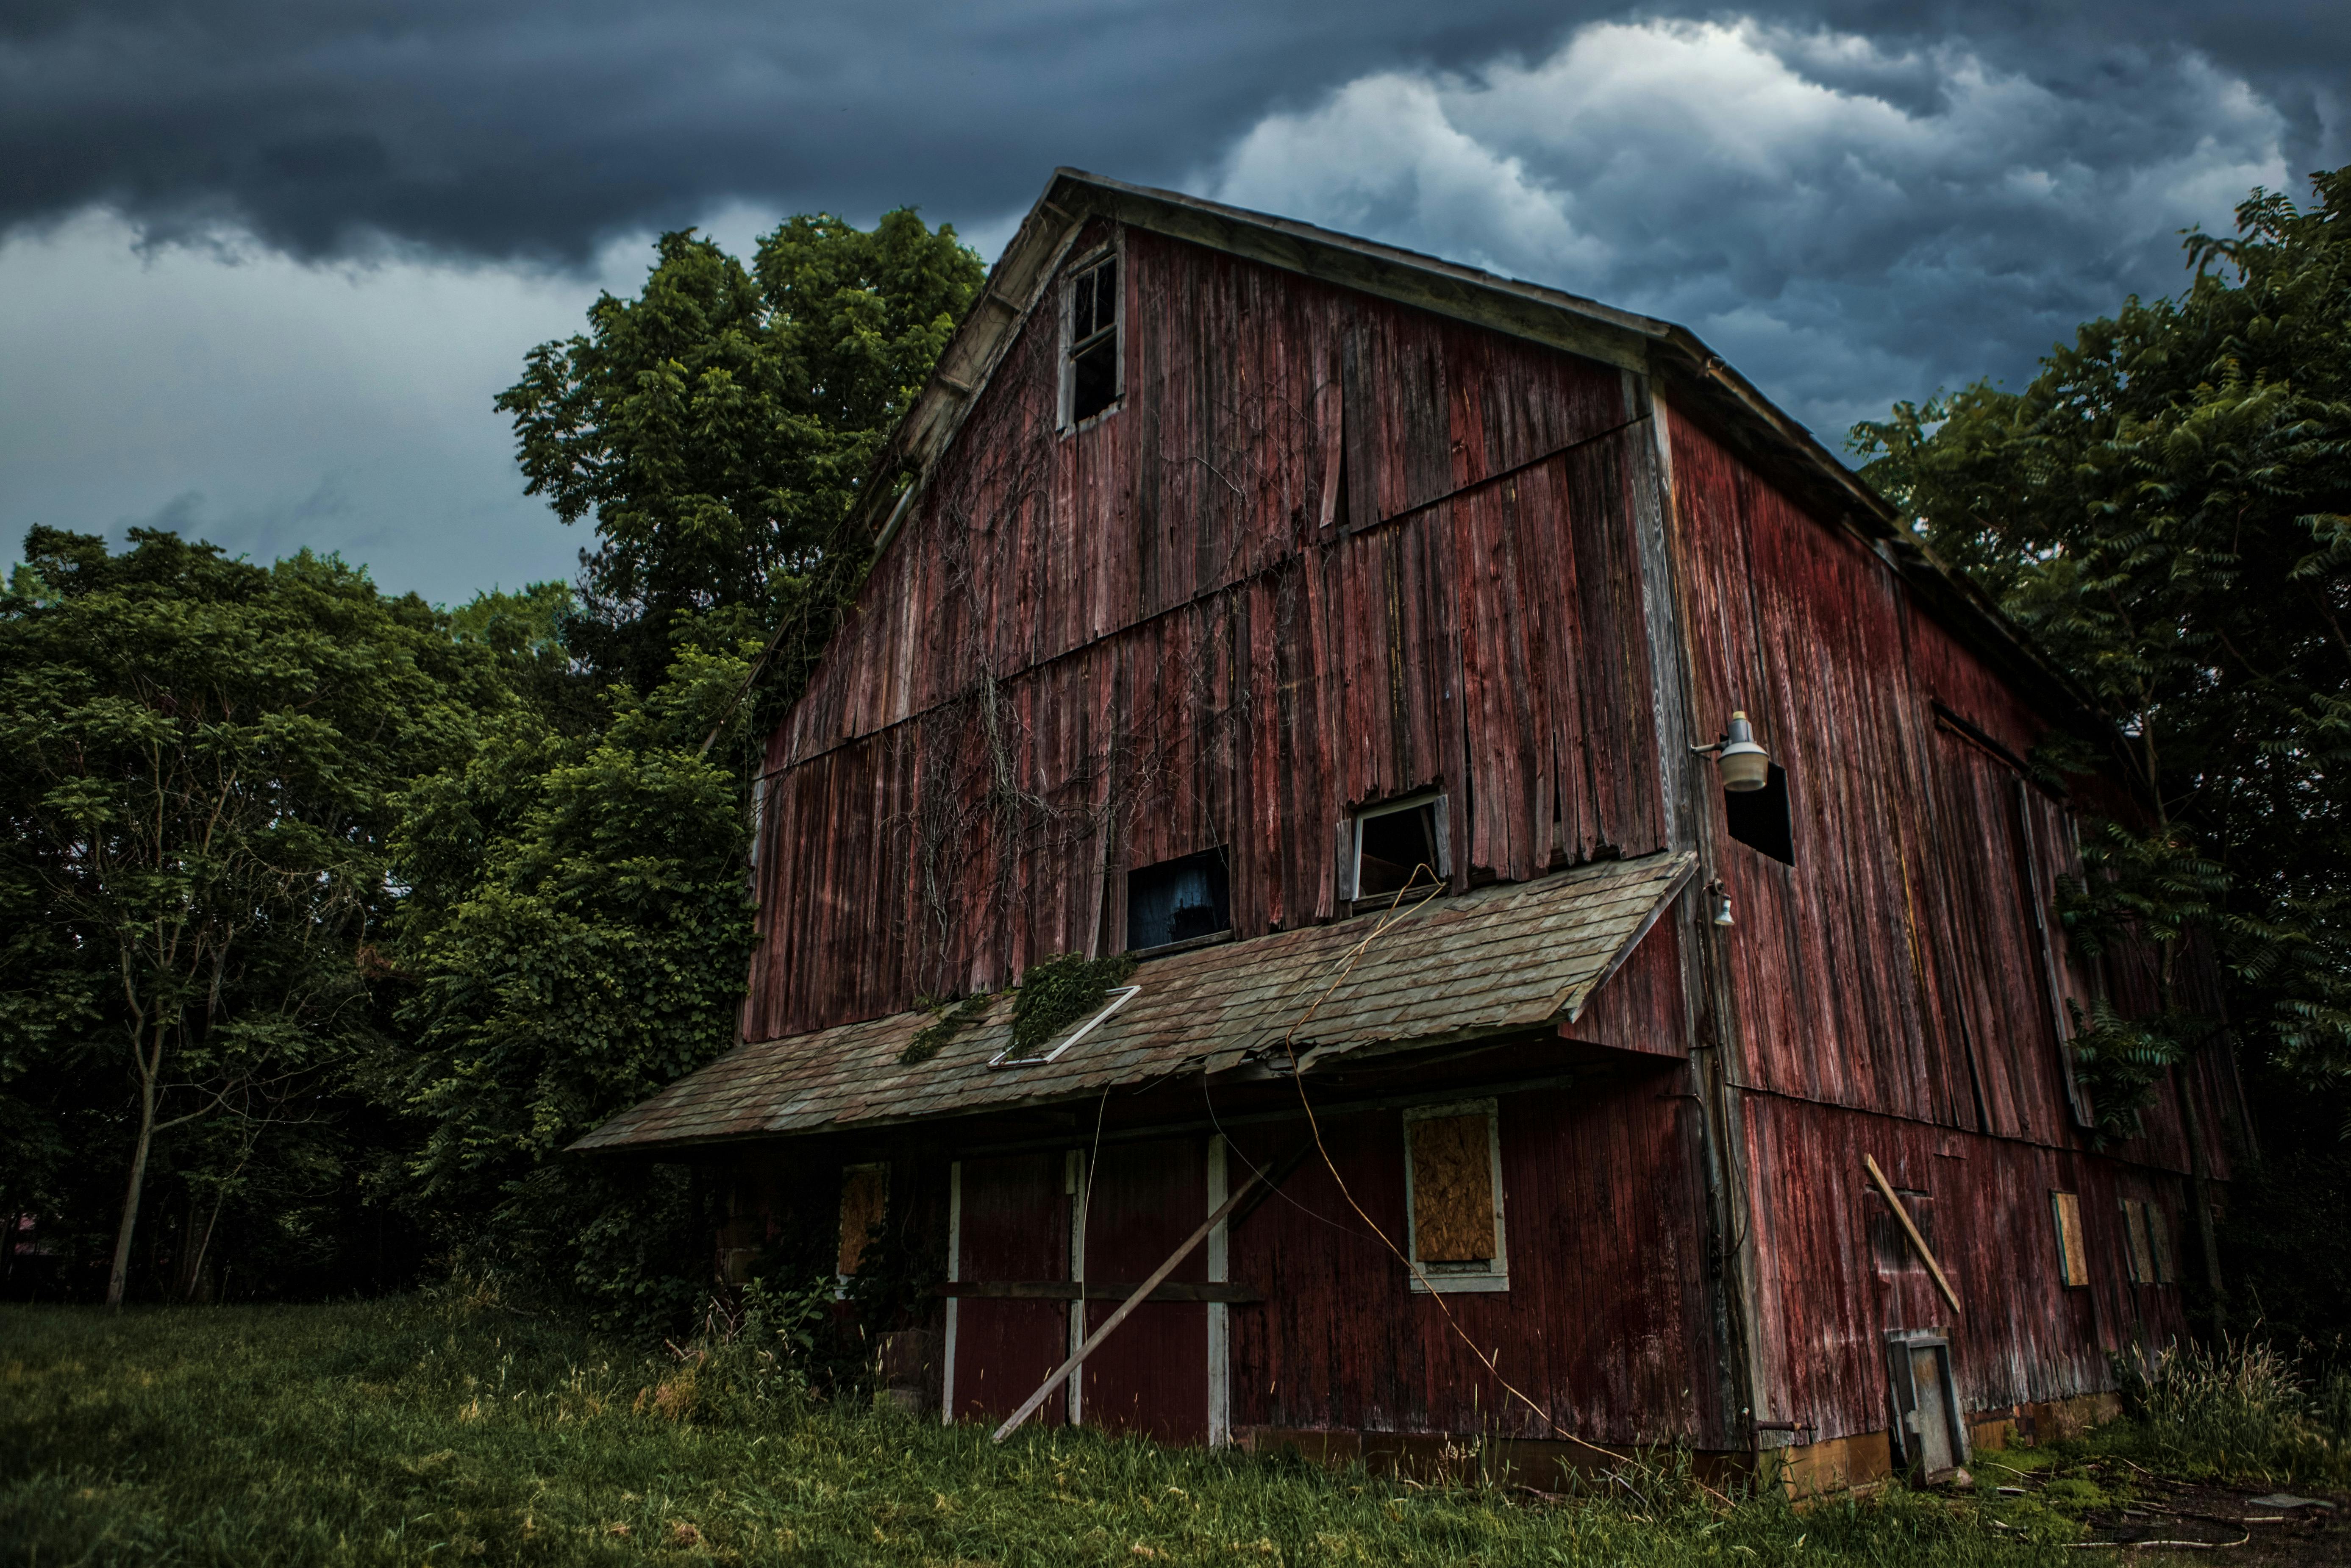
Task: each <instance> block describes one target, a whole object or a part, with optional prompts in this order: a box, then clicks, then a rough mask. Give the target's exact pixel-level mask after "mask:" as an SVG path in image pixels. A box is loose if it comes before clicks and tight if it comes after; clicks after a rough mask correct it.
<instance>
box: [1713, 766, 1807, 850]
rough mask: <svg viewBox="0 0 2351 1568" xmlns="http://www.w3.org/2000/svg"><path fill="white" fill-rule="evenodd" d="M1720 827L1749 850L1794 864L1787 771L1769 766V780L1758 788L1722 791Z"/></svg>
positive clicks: (1793, 829)
mask: <svg viewBox="0 0 2351 1568" xmlns="http://www.w3.org/2000/svg"><path fill="white" fill-rule="evenodd" d="M1722 819H1723V825H1724V826H1725V827H1726V828H1728V829H1729V831H1730V836H1731V837H1732V838H1733V839H1735V840H1737V841H1739V842H1740V843H1742V844H1745V845H1746V846H1747V847H1748V848H1749V849H1750V850H1754V851H1756V852H1759V853H1761V854H1767V855H1770V856H1771V858H1772V859H1773V860H1775V861H1778V862H1780V863H1781V864H1782V865H1794V864H1795V863H1796V833H1795V825H1794V823H1793V822H1792V821H1791V820H1790V818H1789V815H1788V772H1787V769H1786V768H1782V767H1781V766H1780V765H1779V764H1778V763H1776V762H1774V763H1773V764H1771V778H1770V779H1768V780H1766V781H1765V783H1764V785H1763V788H1761V789H1725V790H1724V791H1723V792H1722Z"/></svg>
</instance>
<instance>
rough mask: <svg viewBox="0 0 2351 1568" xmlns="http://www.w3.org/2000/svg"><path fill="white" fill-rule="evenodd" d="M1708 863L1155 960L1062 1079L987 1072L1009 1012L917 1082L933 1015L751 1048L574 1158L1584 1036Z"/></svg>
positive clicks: (1512, 893)
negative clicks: (1578, 1027) (1448, 1047)
mask: <svg viewBox="0 0 2351 1568" xmlns="http://www.w3.org/2000/svg"><path fill="white" fill-rule="evenodd" d="M1696 863H1697V861H1696V857H1695V856H1694V855H1692V854H1690V853H1688V852H1683V853H1679V854H1676V853H1672V852H1661V853H1657V854H1653V855H1646V856H1643V857H1642V858H1640V859H1638V860H1627V861H1605V862H1597V863H1594V864H1591V865H1585V866H1580V867H1577V868H1576V869H1574V870H1572V871H1566V872H1561V873H1556V874H1554V875H1551V876H1546V877H1541V878H1539V879H1537V880H1536V881H1533V882H1525V883H1499V884H1496V885H1493V886H1489V887H1483V888H1478V889H1475V890H1473V891H1471V892H1469V893H1467V894H1461V895H1459V896H1458V897H1451V898H1431V899H1426V900H1424V901H1421V902H1418V903H1416V904H1407V906H1406V907H1405V908H1404V909H1403V910H1401V911H1398V912H1395V913H1393V914H1390V915H1379V916H1369V915H1367V916H1364V917H1362V918H1358V919H1354V920H1348V921H1341V922H1339V923H1337V924H1335V925H1315V926H1308V927H1305V928H1303V929H1301V930H1296V931H1281V932H1276V933H1274V934H1272V935H1270V936H1259V937H1256V938H1253V939H1252V940H1249V941H1247V942H1229V943H1225V944H1222V945H1220V946H1207V947H1198V948H1194V949H1192V950H1190V951H1186V952H1181V953H1174V954H1170V955H1168V956H1165V957H1162V958H1155V959H1152V960H1151V961H1149V962H1147V963H1145V964H1144V965H1143V966H1141V967H1139V968H1137V969H1136V971H1135V974H1134V984H1136V985H1138V986H1140V987H1141V990H1140V992H1139V993H1138V994H1137V995H1136V996H1135V997H1134V998H1132V999H1131V1000H1130V1001H1129V1002H1127V1003H1126V1004H1125V1005H1124V1006H1123V1007H1122V1008H1121V1009H1119V1010H1118V1011H1117V1012H1116V1013H1114V1014H1113V1015H1112V1016H1111V1017H1110V1018H1108V1019H1105V1020H1104V1021H1102V1023H1101V1024H1100V1025H1099V1026H1097V1027H1096V1028H1094V1029H1092V1030H1091V1031H1089V1032H1088V1033H1087V1034H1086V1035H1085V1036H1084V1037H1083V1038H1082V1039H1081V1040H1079V1041H1078V1042H1077V1043H1076V1044H1074V1045H1073V1046H1071V1047H1070V1048H1069V1049H1068V1050H1067V1051H1063V1052H1061V1055H1060V1056H1059V1057H1058V1058H1056V1059H1055V1060H1053V1061H1032V1062H1029V1063H1026V1064H1011V1065H1007V1066H1002V1067H991V1066H990V1065H989V1061H990V1059H991V1058H993V1057H995V1056H996V1055H998V1053H999V1052H1000V1051H1003V1050H1004V1048H1005V1046H1006V1044H1007V1043H1008V1040H1009V1039H1010V1035H1011V1027H1012V998H1011V996H1010V995H1005V996H1002V997H999V998H997V1000H996V1002H995V1003H994V1005H993V1006H991V1007H990V1008H989V1009H987V1012H986V1013H985V1014H984V1015H983V1016H981V1017H979V1018H977V1019H974V1020H973V1021H971V1022H969V1023H967V1024H966V1025H965V1026H964V1028H963V1029H962V1030H960V1031H959V1032H958V1033H957V1034H956V1037H955V1038H954V1039H953V1040H950V1041H949V1042H948V1043H947V1045H946V1047H945V1048H944V1049H943V1050H942V1051H940V1052H939V1053H938V1054H937V1055H936V1056H935V1057H933V1058H931V1059H930V1060H929V1061H924V1062H921V1063H919V1064H915V1065H911V1066H910V1065H907V1064H905V1063H904V1062H902V1061H900V1057H901V1055H902V1053H903V1052H904V1051H905V1049H906V1045H907V1042H908V1041H909V1040H912V1039H913V1038H914V1031H915V1030H919V1029H921V1028H922V1027H923V1026H924V1025H925V1024H927V1023H929V1022H930V1021H931V1019H932V1017H933V1015H932V1014H930V1013H928V1012H919V1011H918V1012H904V1013H894V1014H892V1015H890V1016H889V1017H886V1018H878V1019H866V1020H864V1021H862V1022H859V1023H851V1024H842V1025H840V1026H838V1027H836V1028H832V1029H827V1030H818V1031H817V1032H815V1033H813V1034H803V1035H794V1036H789V1037H787V1038H784V1039H780V1040H758V1041H755V1042H751V1043H748V1044H745V1045H740V1046H737V1047H736V1048H735V1049H734V1050H733V1051H728V1052H727V1053H726V1055H725V1056H722V1057H720V1058H719V1059H718V1060H717V1061H714V1062H712V1063H710V1065H708V1066H707V1067H705V1068H703V1069H702V1070H701V1071H697V1072H695V1073H693V1074H691V1075H689V1076H687V1077H685V1078H682V1079H680V1080H679V1081H678V1082H675V1083H673V1084H671V1085H670V1086H669V1087H668V1088H667V1089H665V1090H664V1091H663V1092H661V1093H659V1094H657V1095H655V1096H654V1097H653V1098H652V1099H651V1100H648V1101H646V1102H645V1103H643V1104H641V1105H638V1106H637V1107H635V1108H634V1109H632V1110H631V1111H628V1112H626V1113H622V1115H620V1116H617V1117H615V1118H613V1119H612V1120H611V1121H610V1122H608V1123H606V1124H604V1125H602V1126H601V1127H599V1128H597V1129H596V1130H595V1131H594V1132H592V1133H590V1134H588V1135H587V1136H586V1137H584V1138H581V1139H580V1141H579V1142H578V1143H576V1144H574V1145H571V1147H572V1149H573V1150H574V1151H575V1152H580V1153H643V1152H651V1151H654V1150H659V1149H664V1148H672V1147H683V1146H688V1145H697V1144H712V1143H722V1142H731V1141H736V1140H741V1139H747V1138H766V1137H778V1136H789V1135H793V1134H812V1133H825V1132H844V1131H848V1130H851V1129H853V1128H859V1127H868V1126H882V1125H887V1124H903V1123H907V1122H917V1121H925V1120H929V1119H933V1118H936V1117H944V1116H953V1115H962V1114H967V1113H974V1112H980V1111H987V1110H1001V1109H1009V1108H1012V1107H1015V1106H1029V1105H1038V1104H1043V1103H1051V1102H1055V1101H1062V1100H1075V1099H1083V1098H1086V1097H1088V1096H1092V1095H1098V1094H1100V1093H1101V1092H1102V1091H1103V1090H1105V1089H1108V1088H1112V1087H1127V1086H1132V1085H1137V1084H1142V1083H1145V1082H1151V1081H1153V1080H1156V1079H1162V1078H1165V1077H1168V1076H1171V1075H1173V1074H1176V1073H1181V1072H1187V1071H1190V1072H1197V1071H1218V1070H1221V1069H1222V1068H1224V1067H1228V1066H1232V1065H1237V1064H1238V1063H1239V1062H1241V1061H1244V1060H1246V1059H1248V1058H1249V1056H1250V1055H1251V1053H1258V1054H1260V1055H1263V1056H1266V1057H1269V1058H1274V1059H1280V1060H1282V1061H1287V1059H1288V1056H1289V1055H1290V1052H1292V1051H1294V1052H1295V1053H1296V1054H1297V1056H1298V1057H1299V1058H1300V1060H1301V1063H1311V1062H1318V1061H1325V1060H1328V1059H1329V1058H1331V1057H1332V1056H1335V1055H1341V1054H1354V1053H1363V1052H1371V1051H1396V1050H1408V1049H1421V1048H1426V1047H1429V1046H1436V1045H1442V1044H1446V1043H1448V1042H1451V1041H1455V1040H1477V1039H1481V1038H1485V1037H1489V1036H1494V1035H1503V1034H1511V1033H1517V1032H1520V1031H1524V1030H1538V1029H1542V1028H1545V1027H1548V1026H1551V1025H1553V1024H1557V1023H1565V1022H1572V1021H1573V1020H1574V1019H1575V1018H1576V1017H1577V1016H1578V1015H1579V1014H1580V1013H1581V1012H1582V1011H1583V1007H1584V1004H1585V1002H1586V1001H1587V1000H1589V999H1590V998H1591V996H1592V993H1593V990H1594V989H1595V988H1597V987H1598V986H1599V985H1600V983H1601V982H1602V981H1603V980H1604V979H1606V978H1607V977H1608V976H1609V975H1610V974H1612V973H1613V972H1614V970H1615V968H1616V967H1617V965H1618V964H1620V963H1622V962H1623V961H1624V959H1625V956H1626V955H1627V954H1628V953H1630V952H1631V951H1632V949H1633V946H1634V945H1635V943H1637V942H1638V941H1639V940H1640V938H1641V936H1643V935H1644V934H1645V933H1646V931H1647V930H1648V928H1649V926H1650V925H1652V924H1653V923H1654V922H1655V921H1656V918H1657V916H1658V915H1659V914H1661V913H1662V912H1663V911H1664V910H1665V908H1666V906H1667V904H1669V903H1670V902H1671V901H1672V900H1673V898H1674V897H1675V896H1676V895H1677V894H1679V893H1680V891H1681V890H1682V888H1683V887H1684V886H1685V885H1687V883H1688V881H1689V879H1690V875H1691V873H1692V870H1693V869H1694V867H1695V865H1696ZM1285 1040H1286V1041H1287V1043H1286V1044H1285Z"/></svg>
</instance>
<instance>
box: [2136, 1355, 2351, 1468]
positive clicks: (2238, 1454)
mask: <svg viewBox="0 0 2351 1568" xmlns="http://www.w3.org/2000/svg"><path fill="white" fill-rule="evenodd" d="M2116 1369H2117V1371H2119V1372H2120V1373H2121V1374H2122V1380H2123V1388H2124V1393H2125V1396H2126V1400H2127V1401H2128V1404H2129V1406H2131V1409H2132V1413H2133V1414H2135V1415H2136V1416H2138V1417H2139V1419H2140V1420H2141V1421H2142V1422H2143V1423H2144V1425H2145V1428H2146V1435H2147V1440H2148V1442H2149V1443H2150V1444H2151V1445H2152V1447H2153V1448H2154V1449H2155V1451H2156V1453H2157V1454H2158V1455H2159V1456H2160V1457H2162V1458H2165V1459H2167V1460H2168V1461H2169V1462H2171V1463H2174V1464H2177V1465H2180V1466H2183V1467H2187V1468H2190V1469H2203V1470H2210V1471H2211V1472H2213V1473H2216V1474H2219V1475H2222V1476H2230V1477H2238V1478H2243V1479H2257V1480H2262V1481H2268V1482H2278V1483H2283V1482H2287V1481H2304V1482H2308V1481H2321V1480H2333V1481H2340V1480H2343V1479H2346V1478H2351V1446H2346V1439H2351V1374H2346V1372H2344V1371H2343V1370H2341V1369H2336V1370H2335V1371H2334V1372H2332V1373H2331V1374H2330V1375H2327V1376H2325V1378H2323V1379H2322V1380H2321V1381H2320V1383H2319V1385H2318V1387H2317V1388H2316V1389H2315V1390H2313V1389H2312V1388H2311V1387H2310V1386H2309V1385H2308V1384H2307V1383H2306V1382H2305V1381H2304V1376H2303V1374H2302V1370H2301V1368H2300V1367H2299V1366H2298V1365H2297V1364H2296V1363H2295V1361H2294V1358H2293V1357H2291V1356H2289V1355H2286V1354H2284V1353H2283V1352H2281V1351H2280V1350H2278V1349H2277V1347H2276V1346H2274V1345H2272V1344H2269V1343H2264V1342H2262V1341H2259V1340H2252V1339H2231V1338H2223V1339H2222V1340H2221V1342H2220V1343H2219V1344H2218V1345H2215V1346H2206V1345H2201V1344H2196V1343H2178V1344H2173V1345H2170V1346H2168V1347H2167V1348H2165V1349H2163V1350H2161V1351H2158V1352H2157V1353H2156V1354H2154V1355H2153V1356H2151V1357H2149V1358H2147V1360H2146V1361H2145V1362H2144V1363H2143V1364H2134V1363H2132V1362H2129V1361H2126V1360H2124V1359H2123V1358H2120V1357H2117V1358H2116Z"/></svg>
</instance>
